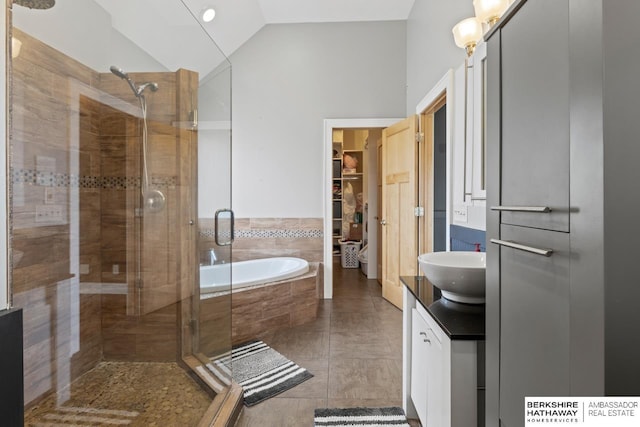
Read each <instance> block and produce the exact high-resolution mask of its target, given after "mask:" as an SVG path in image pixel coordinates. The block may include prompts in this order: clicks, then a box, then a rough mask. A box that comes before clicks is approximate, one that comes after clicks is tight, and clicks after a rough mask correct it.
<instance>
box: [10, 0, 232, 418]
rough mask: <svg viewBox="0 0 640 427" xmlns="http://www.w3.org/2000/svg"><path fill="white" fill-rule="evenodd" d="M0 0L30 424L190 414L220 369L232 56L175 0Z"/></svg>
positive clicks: (226, 331) (15, 290)
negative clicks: (205, 288) (4, 1)
mask: <svg viewBox="0 0 640 427" xmlns="http://www.w3.org/2000/svg"><path fill="white" fill-rule="evenodd" d="M9 3H10V4H11V5H12V10H11V13H10V16H9V18H10V19H9V22H8V25H9V27H8V28H7V31H8V34H9V40H10V41H11V42H12V43H11V45H12V46H11V48H12V52H11V53H12V55H11V60H10V64H9V65H10V67H9V68H10V75H9V79H8V80H9V82H10V94H11V98H10V99H9V107H10V108H9V109H8V110H9V111H10V113H11V116H10V136H9V144H8V146H9V147H8V151H9V159H10V165H9V166H10V188H9V194H10V200H9V204H10V215H11V216H10V221H11V228H10V247H9V250H10V252H11V263H10V266H9V267H10V289H11V295H10V297H11V301H12V305H13V306H15V307H17V308H22V309H23V317H24V339H23V346H24V347H23V351H24V358H23V363H24V374H25V375H24V383H25V391H24V403H25V409H26V412H27V414H26V421H25V422H26V424H28V425H31V424H37V423H50V422H52V421H51V420H54V421H55V420H56V419H58V420H60V419H65V420H66V419H71V418H73V419H74V420H75V422H76V423H77V424H82V423H81V422H80V421H82V417H89V416H91V417H103V418H104V420H106V421H109V422H106V421H105V423H106V424H127V425H132V426H148V425H152V424H154V423H155V424H159V425H160V424H162V421H165V423H169V424H171V425H184V426H191V425H197V424H198V423H199V422H200V420H201V419H202V417H203V416H205V414H210V409H209V408H210V407H211V405H212V399H215V398H220V397H224V396H225V395H226V393H227V391H228V389H229V384H230V369H229V367H228V364H225V362H226V359H227V358H228V356H229V354H230V350H231V318H230V313H231V304H230V298H231V297H230V294H229V292H228V290H229V284H228V283H230V265H231V264H230V261H231V248H230V246H229V245H227V243H229V241H230V239H231V237H232V234H233V233H232V230H231V224H232V223H231V221H230V220H229V219H227V220H225V216H226V217H227V218H230V214H229V212H230V208H231V202H230V194H231V193H230V181H231V179H230V176H231V175H230V173H231V172H230V153H231V150H230V147H231V145H230V144H231V142H230V141H231V139H230V99H231V94H230V91H231V85H230V66H229V62H228V60H227V59H226V58H225V57H224V55H223V54H222V53H221V52H220V51H219V49H218V48H217V46H216V45H215V43H214V42H213V41H212V40H211V39H210V37H209V36H208V35H207V34H206V33H205V32H204V31H203V29H202V27H201V26H200V25H199V24H198V22H197V21H196V19H195V18H194V17H193V15H192V13H191V12H190V11H189V10H188V9H187V8H186V7H185V6H184V3H182V2H181V1H179V0H176V1H165V2H161V3H162V5H157V4H156V2H153V1H151V0H131V1H128V2H113V1H106V0H105V1H103V0H65V1H59V2H40V3H41V4H47V5H48V6H47V7H48V8H47V9H42V10H40V9H37V10H32V9H30V8H29V7H25V6H23V5H22V4H20V3H19V2H13V3H12V2H9ZM22 3H23V4H24V2H22ZM156 6H157V7H156ZM140 9H143V10H145V13H144V14H143V15H142V14H139V13H137V11H138V10H140ZM131 16H140V17H141V19H142V17H143V18H144V31H142V32H140V31H137V30H138V29H139V27H138V26H137V24H139V23H140V22H142V21H135V22H133V21H131V20H129V19H127V18H129V17H131ZM165 17H171V22H173V23H175V25H174V24H169V23H168V22H169V21H168V20H167V19H164V18H165ZM87 23H90V25H91V31H87V25H88V24H87ZM155 43H162V45H161V46H159V45H157V44H155ZM185 46H189V49H185ZM198 52H207V54H206V55H197V53H198ZM203 156H204V157H203ZM200 175H202V176H200ZM216 211H220V212H222V214H219V215H218V230H217V231H218V232H217V234H216V229H215V227H214V226H215V220H214V218H215V213H216ZM216 238H217V240H218V243H216ZM211 249H212V250H213V252H212V251H211ZM207 254H209V255H208V256H207ZM212 254H213V255H215V258H216V260H215V261H214V260H213V256H212ZM223 261H224V263H223ZM211 263H215V264H216V265H215V267H219V275H221V276H223V277H224V276H226V278H227V279H229V280H226V283H227V284H225V285H222V288H221V290H219V291H218V292H216V293H209V294H207V295H201V292H200V281H199V276H200V267H201V266H200V264H211ZM203 267H204V266H203ZM225 289H226V291H225ZM210 304H213V305H214V307H209V306H208V305H210ZM220 372H221V373H220ZM187 373H188V374H193V373H195V375H197V376H199V377H200V378H201V379H203V381H204V383H205V384H207V385H208V386H209V387H203V386H202V385H203V381H194V380H193V375H187ZM116 380H117V381H116ZM167 390H168V391H167ZM173 390H182V392H181V393H174V392H172V391H173ZM178 408H179V409H180V410H181V411H176V409H178ZM74 417H75V418H74ZM112 417H121V418H122V419H111V418H112ZM158 418H160V423H158ZM85 421H86V420H85Z"/></svg>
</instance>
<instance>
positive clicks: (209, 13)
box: [202, 7, 216, 22]
mask: <svg viewBox="0 0 640 427" xmlns="http://www.w3.org/2000/svg"><path fill="white" fill-rule="evenodd" d="M215 17H216V11H215V9H214V8H212V7H208V8H206V9H205V10H203V11H202V20H203V21H204V22H211V21H213V18H215Z"/></svg>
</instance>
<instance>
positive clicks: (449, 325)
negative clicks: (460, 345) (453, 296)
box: [400, 276, 485, 341]
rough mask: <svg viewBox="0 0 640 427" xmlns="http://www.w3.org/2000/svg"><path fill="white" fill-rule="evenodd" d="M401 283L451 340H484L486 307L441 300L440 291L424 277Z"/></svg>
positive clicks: (407, 279)
mask: <svg viewBox="0 0 640 427" xmlns="http://www.w3.org/2000/svg"><path fill="white" fill-rule="evenodd" d="M400 281H401V282H402V283H403V284H404V285H405V286H406V287H407V289H408V290H409V292H411V293H412V294H413V296H415V297H416V299H417V300H418V302H419V303H420V305H422V307H424V309H425V310H427V313H429V314H430V315H431V317H433V319H434V320H435V321H436V322H437V323H438V325H440V327H441V328H442V330H443V331H444V332H445V333H446V334H447V336H448V337H449V338H450V339H452V340H477V341H482V340H484V336H485V334H484V327H485V316H484V312H485V305H484V304H462V303H459V302H453V301H449V300H448V299H446V298H442V296H441V293H440V289H438V288H437V287H435V286H433V285H432V284H431V283H430V282H429V281H428V280H427V278H426V277H424V276H401V277H400Z"/></svg>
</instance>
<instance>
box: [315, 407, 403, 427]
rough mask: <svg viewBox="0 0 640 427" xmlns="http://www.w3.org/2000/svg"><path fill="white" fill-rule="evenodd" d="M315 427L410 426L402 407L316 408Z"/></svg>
mask: <svg viewBox="0 0 640 427" xmlns="http://www.w3.org/2000/svg"><path fill="white" fill-rule="evenodd" d="M313 425H314V427H324V426H332V427H340V426H350V427H385V426H394V427H410V426H409V422H408V421H407V417H405V415H404V411H403V410H402V408H398V407H393V408H341V409H330V408H324V409H316V410H315V414H314V417H313Z"/></svg>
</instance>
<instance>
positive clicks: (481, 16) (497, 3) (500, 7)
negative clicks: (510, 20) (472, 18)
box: [473, 0, 509, 28]
mask: <svg viewBox="0 0 640 427" xmlns="http://www.w3.org/2000/svg"><path fill="white" fill-rule="evenodd" d="M508 7H509V0H473V8H474V9H475V11H476V18H478V20H479V21H480V22H482V23H483V24H487V25H489V28H491V27H493V26H494V25H495V23H496V22H498V19H500V17H501V16H502V14H503V13H504V11H505V10H507V8H508Z"/></svg>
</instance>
